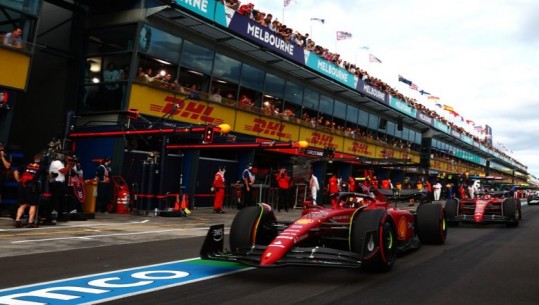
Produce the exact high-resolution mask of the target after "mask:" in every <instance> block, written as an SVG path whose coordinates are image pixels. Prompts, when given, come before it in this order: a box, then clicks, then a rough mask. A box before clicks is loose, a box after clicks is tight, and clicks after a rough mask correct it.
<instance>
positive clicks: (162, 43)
mask: <svg viewBox="0 0 539 305" xmlns="http://www.w3.org/2000/svg"><path fill="white" fill-rule="evenodd" d="M128 37H131V36H128ZM123 39H125V37H123ZM137 41H138V44H137V47H138V50H139V51H140V52H143V53H146V54H148V55H151V56H153V57H155V58H157V59H160V60H163V61H166V62H169V63H174V64H177V63H178V62H179V59H180V46H181V43H182V39H181V38H179V37H177V36H174V35H172V34H169V33H167V32H164V31H161V30H158V29H156V28H154V27H151V26H149V25H147V24H142V25H141V27H140V31H139V33H138V39H137ZM131 44H132V43H131Z"/></svg>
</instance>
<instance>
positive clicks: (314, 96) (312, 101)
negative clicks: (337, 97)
mask: <svg viewBox="0 0 539 305" xmlns="http://www.w3.org/2000/svg"><path fill="white" fill-rule="evenodd" d="M319 99H320V95H319V94H318V93H317V92H315V91H313V90H311V89H309V88H305V92H304V93H303V107H305V108H307V109H311V110H314V111H318V107H319V105H320V101H319Z"/></svg>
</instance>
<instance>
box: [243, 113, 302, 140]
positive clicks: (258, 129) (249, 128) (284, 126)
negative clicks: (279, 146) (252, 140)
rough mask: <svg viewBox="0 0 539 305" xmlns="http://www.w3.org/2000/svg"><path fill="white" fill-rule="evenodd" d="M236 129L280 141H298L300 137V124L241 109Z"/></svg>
mask: <svg viewBox="0 0 539 305" xmlns="http://www.w3.org/2000/svg"><path fill="white" fill-rule="evenodd" d="M234 130H235V131H237V132H241V133H244V134H248V135H253V136H259V137H263V138H268V139H273V140H280V141H297V139H298V138H299V126H296V125H294V124H290V123H284V122H281V121H279V120H274V119H270V118H266V117H261V116H259V115H254V114H251V113H247V112H241V111H238V112H237V117H236V125H235V127H234Z"/></svg>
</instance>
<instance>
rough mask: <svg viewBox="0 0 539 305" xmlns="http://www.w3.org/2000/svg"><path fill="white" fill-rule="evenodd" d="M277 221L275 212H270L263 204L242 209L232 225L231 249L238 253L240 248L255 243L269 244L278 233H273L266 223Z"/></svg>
mask: <svg viewBox="0 0 539 305" xmlns="http://www.w3.org/2000/svg"><path fill="white" fill-rule="evenodd" d="M272 221H273V222H274V221H275V217H274V215H273V213H270V212H268V211H267V210H266V209H264V208H263V206H262V205H257V206H250V207H246V208H243V209H241V210H240V211H239V212H238V214H236V216H235V217H234V220H233V221H232V226H231V227H230V249H231V251H232V252H233V253H235V254H237V253H238V251H240V252H241V250H239V249H243V250H245V249H250V248H251V247H252V246H253V245H255V243H256V244H259V245H268V244H269V243H270V242H271V241H272V240H273V238H274V237H275V236H276V233H274V234H272V233H271V231H270V230H269V229H267V227H266V226H264V225H266V224H269V223H271V222H272Z"/></svg>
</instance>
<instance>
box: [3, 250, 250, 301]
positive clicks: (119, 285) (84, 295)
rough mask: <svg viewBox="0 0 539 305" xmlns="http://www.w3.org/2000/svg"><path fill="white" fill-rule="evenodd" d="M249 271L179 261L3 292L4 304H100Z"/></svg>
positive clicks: (223, 264) (237, 266)
mask: <svg viewBox="0 0 539 305" xmlns="http://www.w3.org/2000/svg"><path fill="white" fill-rule="evenodd" d="M249 269H250V268H249V267H246V266H242V265H240V264H235V263H228V262H210V261H201V260H200V259H190V260H184V261H175V262H168V263H163V264H157V265H150V266H142V267H137V268H132V269H123V270H117V271H112V272H106V273H100V274H92V275H86V276H81V277H76V278H68V279H62V280H58V281H52V282H45V283H38V284H33V285H27V286H21V287H14V288H8V289H2V290H0V304H10V305H15V304H17V305H43V304H62V305H75V304H98V303H103V302H106V301H111V300H117V299H121V298H126V297H129V296H133V295H138V294H143V293H149V292H152V291H157V290H162V289H166V288H170V287H176V286H180V285H186V284H189V283H193V282H198V281H203V280H207V279H211V278H216V277H220V276H225V275H227V274H232V273H236V272H241V271H246V270H249ZM123 303H128V302H123Z"/></svg>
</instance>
